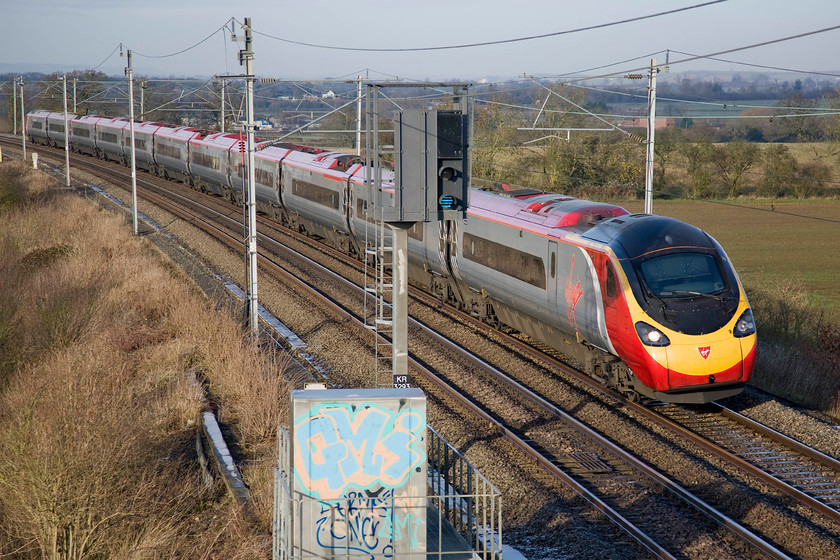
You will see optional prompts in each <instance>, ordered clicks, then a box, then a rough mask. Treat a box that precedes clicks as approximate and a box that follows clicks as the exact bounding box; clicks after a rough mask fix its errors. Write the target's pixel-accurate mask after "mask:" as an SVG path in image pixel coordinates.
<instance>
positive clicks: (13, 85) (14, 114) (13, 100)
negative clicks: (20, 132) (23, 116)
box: [12, 78, 23, 136]
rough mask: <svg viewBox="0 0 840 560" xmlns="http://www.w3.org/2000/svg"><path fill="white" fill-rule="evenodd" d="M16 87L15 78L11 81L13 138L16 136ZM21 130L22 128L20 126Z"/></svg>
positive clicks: (16, 81) (16, 80)
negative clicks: (13, 122)
mask: <svg viewBox="0 0 840 560" xmlns="http://www.w3.org/2000/svg"><path fill="white" fill-rule="evenodd" d="M17 85H18V79H17V78H15V79H14V80H12V116H13V118H14V121H15V132H14V134H15V136H17ZM21 128H23V126H22V125H21Z"/></svg>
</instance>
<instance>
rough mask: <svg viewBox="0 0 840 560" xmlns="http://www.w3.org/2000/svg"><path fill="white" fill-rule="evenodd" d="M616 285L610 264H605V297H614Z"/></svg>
mask: <svg viewBox="0 0 840 560" xmlns="http://www.w3.org/2000/svg"><path fill="white" fill-rule="evenodd" d="M616 284H617V283H616V280H615V272H614V271H613V267H612V265H611V264H610V263H607V297H611V298H612V297H615V292H616Z"/></svg>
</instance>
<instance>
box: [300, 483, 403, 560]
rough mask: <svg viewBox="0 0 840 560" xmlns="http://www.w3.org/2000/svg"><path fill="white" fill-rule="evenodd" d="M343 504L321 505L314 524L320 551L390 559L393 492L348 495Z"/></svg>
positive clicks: (350, 493)
mask: <svg viewBox="0 0 840 560" xmlns="http://www.w3.org/2000/svg"><path fill="white" fill-rule="evenodd" d="M346 498H347V499H346V500H341V501H338V502H335V503H332V504H325V503H322V504H321V511H320V517H319V518H318V520H317V521H316V535H315V538H316V542H317V543H318V545H319V546H321V547H322V548H324V549H330V550H351V551H355V552H361V553H364V554H369V555H370V558H371V560H374V558H375V557H384V558H393V556H394V545H393V543H394V538H393V534H392V532H391V531H390V530H387V529H388V528H390V524H391V523H390V516H389V513H390V510H391V507H390V506H391V505H392V503H393V490H388V491H386V492H383V493H382V494H381V495H380V496H376V497H370V496H367V495H365V494H363V493H361V492H349V493H348V494H347V496H346Z"/></svg>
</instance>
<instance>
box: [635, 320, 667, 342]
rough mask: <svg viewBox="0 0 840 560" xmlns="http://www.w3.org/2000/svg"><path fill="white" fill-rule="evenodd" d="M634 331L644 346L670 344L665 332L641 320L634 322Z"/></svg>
mask: <svg viewBox="0 0 840 560" xmlns="http://www.w3.org/2000/svg"><path fill="white" fill-rule="evenodd" d="M636 333H637V334H638V335H639V338H640V339H641V341H642V344H644V345H645V346H668V345H669V344H671V341H670V340H669V339H668V337H667V336H665V333H663V332H662V331H660V330H659V329H657V328H655V327H652V326H650V325H648V324H647V323H644V322H642V321H639V322H638V323H636Z"/></svg>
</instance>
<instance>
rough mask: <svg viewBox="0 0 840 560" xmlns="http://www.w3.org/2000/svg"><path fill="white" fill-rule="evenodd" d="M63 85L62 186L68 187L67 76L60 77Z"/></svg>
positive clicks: (68, 124) (68, 125) (68, 128)
mask: <svg viewBox="0 0 840 560" xmlns="http://www.w3.org/2000/svg"><path fill="white" fill-rule="evenodd" d="M61 81H62V82H63V83H64V186H65V187H70V123H69V122H68V119H67V74H64V76H62V78H61Z"/></svg>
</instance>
